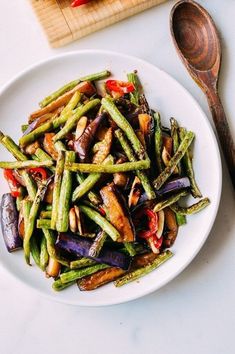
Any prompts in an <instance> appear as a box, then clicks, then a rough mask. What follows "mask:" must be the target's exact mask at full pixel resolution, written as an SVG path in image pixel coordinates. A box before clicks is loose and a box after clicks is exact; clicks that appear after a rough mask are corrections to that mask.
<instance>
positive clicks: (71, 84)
mask: <svg viewBox="0 0 235 354" xmlns="http://www.w3.org/2000/svg"><path fill="white" fill-rule="evenodd" d="M108 76H110V72H109V71H108V70H105V71H101V72H99V73H95V74H91V75H87V76H84V77H83V78H81V79H77V80H73V81H71V82H69V83H67V84H66V85H64V86H62V87H61V88H59V89H58V90H57V91H55V92H53V93H51V94H50V95H49V96H47V97H45V98H44V99H43V100H42V101H41V102H40V103H39V105H40V107H41V108H43V107H45V106H47V105H48V104H49V103H51V102H53V101H55V100H56V99H57V98H58V97H60V96H61V95H63V94H64V93H65V92H67V91H70V90H72V89H73V88H74V87H75V86H77V85H78V84H79V83H80V82H81V81H96V80H101V79H105V78H106V77H108Z"/></svg>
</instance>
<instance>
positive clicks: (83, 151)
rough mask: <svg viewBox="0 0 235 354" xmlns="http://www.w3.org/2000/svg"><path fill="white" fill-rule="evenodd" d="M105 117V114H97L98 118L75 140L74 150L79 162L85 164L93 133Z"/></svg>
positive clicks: (93, 136)
mask: <svg viewBox="0 0 235 354" xmlns="http://www.w3.org/2000/svg"><path fill="white" fill-rule="evenodd" d="M105 117H106V113H105V112H103V113H101V114H98V116H97V117H96V118H95V119H94V120H93V121H92V122H91V123H90V124H89V125H88V126H87V127H86V129H85V130H84V132H83V134H82V135H81V136H80V137H79V138H78V139H77V140H75V142H74V150H75V151H76V152H77V154H78V157H79V160H80V162H87V158H88V154H89V151H90V147H91V144H92V143H93V141H94V138H95V133H96V131H97V129H98V127H99V125H100V123H101V122H102V120H103V119H104V118H105Z"/></svg>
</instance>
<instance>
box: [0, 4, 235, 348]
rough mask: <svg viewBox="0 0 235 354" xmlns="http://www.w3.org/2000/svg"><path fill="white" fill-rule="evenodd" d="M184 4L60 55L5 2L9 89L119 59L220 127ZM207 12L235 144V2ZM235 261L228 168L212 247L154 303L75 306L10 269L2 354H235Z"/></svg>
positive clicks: (1, 310)
mask: <svg viewBox="0 0 235 354" xmlns="http://www.w3.org/2000/svg"><path fill="white" fill-rule="evenodd" d="M174 3H175V1H168V2H166V3H165V4H162V5H160V6H158V7H156V8H154V9H151V10H149V11H146V12H144V13H142V14H139V15H137V16H135V17H133V18H130V19H128V20H124V21H122V22H121V23H119V24H116V25H113V26H112V27H109V28H107V29H104V30H102V31H100V32H97V33H95V34H92V35H90V36H88V37H86V38H84V39H82V40H80V41H78V42H75V43H73V44H70V45H68V46H66V47H63V48H60V49H51V48H50V47H49V45H48V44H47V41H46V38H45V36H44V34H43V32H42V29H41V27H40V26H39V24H38V22H37V20H36V18H35V15H34V13H33V12H32V9H31V7H30V5H29V2H28V1H26V0H23V1H22V0H14V1H7V0H5V1H1V12H0V49H1V55H0V68H1V70H0V85H2V84H4V83H5V82H6V81H7V80H9V79H10V78H11V77H12V76H14V75H15V74H17V73H18V71H20V70H22V69H24V68H26V67H27V66H28V65H30V64H33V63H35V62H36V61H39V60H42V59H45V58H48V57H50V56H53V55H55V54H58V53H63V52H67V51H70V50H79V49H87V48H93V49H108V50H115V51H116V50H118V51H120V52H124V53H127V54H131V55H135V56H138V57H140V58H143V59H145V60H147V61H149V62H151V63H153V64H155V65H157V66H158V67H159V68H161V69H163V70H165V71H167V72H168V73H169V74H171V75H172V76H173V77H175V78H176V79H177V80H178V81H179V82H180V83H181V84H183V85H184V87H185V88H186V89H188V90H189V91H190V92H191V93H192V95H193V96H194V97H195V99H196V100H197V101H198V102H199V104H200V105H201V107H202V108H203V110H204V111H205V113H206V114H207V116H208V118H209V119H210V121H211V116H210V113H209V110H208V106H207V102H206V99H205V97H204V95H203V94H202V92H201V91H200V90H199V88H198V87H197V86H196V85H195V83H194V82H193V81H192V79H191V78H190V77H189V75H188V73H187V72H186V70H185V68H184V67H183V65H182V63H181V62H180V60H179V58H178V57H177V56H176V53H175V49H174V47H173V44H172V42H171V39H170V34H169V12H170V9H171V7H172V6H173V4H174ZM199 3H200V4H202V5H203V6H205V7H206V8H207V9H208V10H209V12H210V13H211V15H212V17H213V18H214V20H215V22H216V24H217V26H218V29H219V31H220V33H221V39H222V49H223V65H222V70H221V80H220V92H221V97H222V100H223V102H224V106H225V110H226V113H227V117H228V120H229V121H230V126H231V129H232V133H233V136H235V106H234V91H235V84H234V82H235V59H234V58H235V40H234V39H235V26H234V13H235V2H234V1H233V0H224V1H220V0H213V1H209V0H204V1H203V0H200V1H199ZM1 119H2V118H1ZM234 255H235V203H234V192H233V189H232V185H231V183H230V181H229V178H228V173H227V170H226V167H225V164H224V161H223V189H222V198H221V203H220V208H219V212H218V215H217V218H216V221H215V224H214V226H213V228H212V231H211V233H210V236H209V238H208V240H207V242H206V244H205V245H204V247H203V248H202V250H201V251H200V253H199V254H198V255H197V256H196V258H195V259H194V260H193V262H192V263H191V264H190V265H189V266H188V267H187V269H186V270H185V271H184V272H183V273H182V274H180V275H179V276H178V277H177V278H176V279H175V280H173V281H172V282H170V283H169V284H168V285H166V286H165V287H163V288H162V289H160V290H159V291H157V292H155V293H153V294H151V295H149V296H145V297H144V298H141V299H139V300H136V301H133V302H130V303H126V304H122V305H116V306H112V307H106V308H91V309H90V308H81V307H74V306H67V305H63V304H59V303H54V302H51V301H49V300H46V299H44V298H42V297H40V296H39V295H37V294H36V293H35V292H32V291H30V290H29V289H28V288H27V287H24V286H23V285H21V284H20V283H19V282H17V281H16V280H15V279H13V278H11V277H9V275H8V274H7V273H6V272H5V271H4V270H3V269H2V268H0V299H1V302H0V314H1V316H0V317H1V322H0V353H2V354H15V353H17V354H29V353H33V354H41V353H47V354H58V353H62V352H66V353H70V354H73V353H81V354H93V353H95V354H100V353H102V354H106V353H107V354H110V353H112V354H126V353H128V354H132V353H133V354H143V353H144V352H145V353H148V354H153V353H154V354H155V353H163V354H178V353H183V354H184V353H190V354H198V353H200V354H221V353H223V354H232V353H234V338H233V336H234V328H235V306H234V299H235V281H234V279H235V256H234ZM104 343H105V345H103V344H104Z"/></svg>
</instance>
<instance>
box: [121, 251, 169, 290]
mask: <svg viewBox="0 0 235 354" xmlns="http://www.w3.org/2000/svg"><path fill="white" fill-rule="evenodd" d="M172 256H173V253H172V252H171V251H169V250H167V251H165V252H162V253H160V254H159V255H158V256H157V258H155V259H154V261H153V262H152V263H151V264H149V265H147V266H145V267H141V268H139V269H136V270H133V271H131V272H128V273H127V274H125V275H124V276H122V277H121V278H119V279H117V280H116V281H115V282H114V284H115V286H117V287H120V286H122V285H125V284H128V283H130V282H132V281H134V280H137V279H139V278H140V277H143V276H144V275H147V274H148V273H150V272H152V271H153V270H154V269H156V268H158V267H159V266H160V265H161V264H162V263H164V262H166V261H167V260H168V259H169V258H171V257H172Z"/></svg>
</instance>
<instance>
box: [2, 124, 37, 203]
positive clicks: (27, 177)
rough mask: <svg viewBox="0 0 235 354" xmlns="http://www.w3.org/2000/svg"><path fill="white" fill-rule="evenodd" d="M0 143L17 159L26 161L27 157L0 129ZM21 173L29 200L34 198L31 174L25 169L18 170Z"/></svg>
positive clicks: (34, 192) (34, 187)
mask: <svg viewBox="0 0 235 354" xmlns="http://www.w3.org/2000/svg"><path fill="white" fill-rule="evenodd" d="M0 143H2V145H3V146H5V148H6V149H7V150H8V151H9V152H10V153H11V154H12V155H13V156H14V157H15V158H16V160H18V161H26V160H27V159H28V158H27V156H25V155H24V154H23V153H22V152H21V151H20V148H19V146H18V145H16V143H15V142H14V141H13V140H12V139H11V138H10V137H9V136H7V135H4V134H3V133H2V132H1V131H0ZM20 173H21V175H22V178H23V180H24V183H25V186H26V189H27V192H28V194H29V197H30V199H31V200H33V199H34V198H35V195H36V192H37V190H36V185H35V183H34V181H33V179H32V178H31V176H30V175H29V174H28V172H26V171H24V170H23V171H21V172H20Z"/></svg>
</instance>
